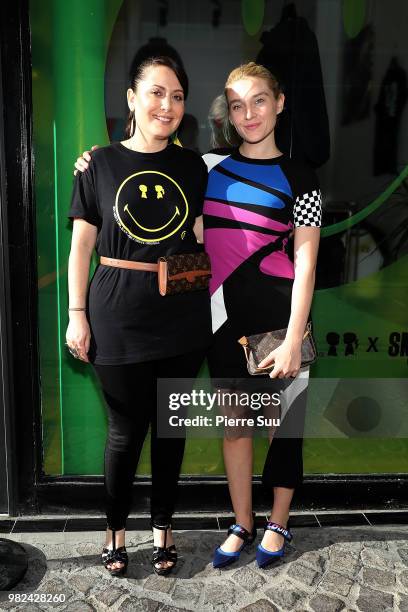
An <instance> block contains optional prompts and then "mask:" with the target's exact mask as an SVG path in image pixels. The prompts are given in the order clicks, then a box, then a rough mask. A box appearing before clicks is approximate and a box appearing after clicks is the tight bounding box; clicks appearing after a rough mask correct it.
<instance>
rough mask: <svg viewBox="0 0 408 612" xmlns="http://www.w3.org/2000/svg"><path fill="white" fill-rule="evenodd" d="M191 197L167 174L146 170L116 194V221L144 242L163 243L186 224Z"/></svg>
mask: <svg viewBox="0 0 408 612" xmlns="http://www.w3.org/2000/svg"><path fill="white" fill-rule="evenodd" d="M188 211H189V208H188V202H187V198H186V196H185V194H184V192H183V190H182V189H181V187H180V185H179V184H178V183H176V181H175V180H174V179H172V178H171V177H170V176H168V175H167V174H164V173H163V172H158V171H157V170H144V171H143V172H136V173H135V174H131V175H130V176H128V177H127V178H126V179H125V180H124V181H123V182H122V184H121V185H120V186H119V189H118V191H117V193H116V198H115V206H114V208H113V212H114V216H115V220H116V222H117V224H118V225H119V227H120V229H121V230H122V231H123V232H125V234H126V235H127V236H128V237H129V238H131V239H132V240H135V241H136V242H142V243H147V244H149V243H159V242H161V241H162V240H166V239H167V238H170V237H171V236H173V234H175V233H176V232H178V231H179V230H180V228H181V227H182V226H183V225H184V224H185V221H186V219H187V216H188Z"/></svg>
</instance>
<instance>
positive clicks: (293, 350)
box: [258, 340, 302, 378]
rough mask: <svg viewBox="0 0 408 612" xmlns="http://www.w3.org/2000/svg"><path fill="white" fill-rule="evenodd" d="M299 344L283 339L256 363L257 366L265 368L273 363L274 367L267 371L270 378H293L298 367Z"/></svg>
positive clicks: (299, 356)
mask: <svg viewBox="0 0 408 612" xmlns="http://www.w3.org/2000/svg"><path fill="white" fill-rule="evenodd" d="M301 346H302V345H301V343H297V344H292V343H291V342H289V341H287V340H284V341H283V342H282V344H281V345H280V346H278V348H276V349H275V350H274V351H272V352H271V353H269V355H268V356H267V357H265V359H263V360H262V361H261V362H260V363H259V364H258V367H259V368H265V367H267V366H269V365H270V364H271V363H273V364H274V367H273V369H272V371H271V372H270V373H269V376H270V377H271V378H294V377H295V376H297V374H298V372H299V369H300V363H301Z"/></svg>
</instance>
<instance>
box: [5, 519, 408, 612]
mask: <svg viewBox="0 0 408 612" xmlns="http://www.w3.org/2000/svg"><path fill="white" fill-rule="evenodd" d="M292 532H293V535H294V539H293V545H292V546H289V547H288V549H287V554H286V555H285V557H284V559H283V560H280V561H278V562H277V563H276V564H275V565H273V566H270V567H269V568H268V569H266V570H261V569H259V568H258V567H257V565H256V562H255V547H254V546H253V547H252V548H250V549H248V551H244V552H243V553H242V554H241V558H240V559H239V561H238V563H235V564H234V565H232V566H231V567H230V568H228V569H227V568H226V569H223V570H219V569H218V570H216V569H213V567H212V565H211V562H210V561H211V555H212V552H213V550H214V548H215V547H216V546H217V545H218V544H219V543H220V542H221V541H222V538H223V537H224V532H217V531H179V532H175V539H176V544H177V548H178V551H179V555H180V558H179V562H178V564H177V568H176V571H175V572H173V574H171V575H170V576H167V577H160V576H156V574H154V573H152V569H151V565H150V555H151V550H152V537H151V534H150V532H147V531H129V532H127V550H128V554H129V568H128V572H127V575H126V577H123V578H112V577H110V576H109V575H108V573H107V571H106V570H105V569H104V568H103V566H102V565H101V563H100V552H101V543H102V539H103V534H101V533H99V532H80V533H37V534H35V533H31V534H28V533H19V534H13V535H12V536H6V537H12V538H13V539H14V540H15V541H19V542H21V544H23V546H24V547H25V549H26V550H27V552H28V553H29V570H28V572H27V574H26V576H25V578H24V579H23V581H22V582H20V584H19V585H18V586H17V587H16V588H15V589H14V590H13V591H10V592H7V593H6V592H2V593H1V594H0V595H1V597H0V610H18V611H21V610H23V611H24V612H29V611H31V610H51V609H54V608H57V609H58V610H64V611H67V612H88V611H93V610H97V611H99V610H101V611H104V610H108V609H110V610H119V611H120V612H138V611H142V612H156V611H157V612H159V611H160V612H175V611H176V610H194V611H200V612H201V611H202V612H206V611H208V612H213V611H224V610H225V611H228V612H230V611H231V612H234V611H238V610H239V611H242V612H244V611H245V612H272V611H275V610H283V611H285V612H286V611H287V610H301V611H306V610H309V611H314V612H340V611H351V610H361V611H363V612H365V611H369V612H380V611H381V612H383V611H386V610H400V611H405V610H406V611H407V612H408V527H405V526H389V525H387V526H384V527H370V526H367V527H365V526H364V527H336V528H332V527H326V528H324V527H322V528H311V529H308V528H305V527H302V528H297V529H295V528H293V529H292ZM258 536H259V538H260V537H261V530H260V531H259V533H258ZM259 538H258V539H259ZM17 593H34V594H40V593H43V594H46V593H49V594H53V595H54V594H55V595H58V594H64V595H65V602H59V603H41V602H38V603H10V602H9V601H8V597H9V595H10V594H14V595H15V594H17Z"/></svg>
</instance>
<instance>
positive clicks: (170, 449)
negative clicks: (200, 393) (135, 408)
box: [151, 350, 205, 565]
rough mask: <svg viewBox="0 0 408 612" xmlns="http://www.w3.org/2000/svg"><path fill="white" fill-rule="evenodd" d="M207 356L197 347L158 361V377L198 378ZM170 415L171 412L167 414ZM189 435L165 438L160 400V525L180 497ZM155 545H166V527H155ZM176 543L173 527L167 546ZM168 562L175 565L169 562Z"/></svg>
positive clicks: (156, 487)
mask: <svg viewBox="0 0 408 612" xmlns="http://www.w3.org/2000/svg"><path fill="white" fill-rule="evenodd" d="M204 358H205V352H204V351H202V350H200V351H194V352H191V353H188V354H186V355H177V356H176V357H169V358H166V359H161V360H159V361H157V362H156V374H157V378H158V379H159V378H196V376H197V374H198V373H199V371H200V368H201V365H202V363H203V361H204ZM164 418H168V414H167V415H165V416H164ZM184 447H185V438H184V437H180V438H164V437H159V436H158V433H157V409H156V402H155V404H154V407H153V410H152V437H151V464H152V495H151V517H152V521H153V522H155V523H157V524H159V525H167V524H169V523H170V522H171V519H172V516H173V513H174V508H175V504H176V500H177V489H178V480H179V477H180V469H181V464H182V462H183V456H184ZM154 537H155V545H156V546H163V543H164V531H159V530H155V532H154ZM173 543H174V541H173V536H172V532H171V529H170V530H168V531H167V535H166V546H171V545H172V544H173ZM168 565H171V563H170V562H168Z"/></svg>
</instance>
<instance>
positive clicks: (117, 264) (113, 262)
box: [100, 255, 159, 272]
mask: <svg viewBox="0 0 408 612" xmlns="http://www.w3.org/2000/svg"><path fill="white" fill-rule="evenodd" d="M100 262H101V264H102V265H104V266H112V267H113V268H126V269H128V270H142V271H144V272H158V270H159V265H158V264H157V263H146V262H144V261H129V260H127V259H113V258H112V257H103V256H102V255H101V258H100Z"/></svg>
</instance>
